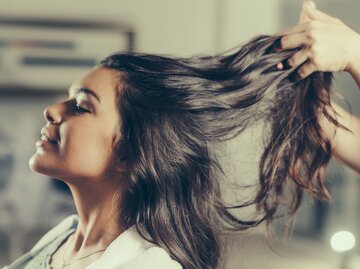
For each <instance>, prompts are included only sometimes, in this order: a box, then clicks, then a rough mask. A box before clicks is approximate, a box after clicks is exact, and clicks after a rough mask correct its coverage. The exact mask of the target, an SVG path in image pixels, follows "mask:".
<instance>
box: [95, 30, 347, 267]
mask: <svg viewBox="0 0 360 269" xmlns="http://www.w3.org/2000/svg"><path fill="white" fill-rule="evenodd" d="M279 39H280V36H276V35H272V36H268V35H259V36H256V37H254V38H253V39H251V40H250V41H248V42H246V43H245V44H243V45H242V46H241V47H240V48H239V49H237V51H236V52H234V53H232V54H229V55H225V54H219V55H215V56H206V57H204V56H198V57H191V58H175V57H165V56H161V55H151V54H144V53H132V52H118V53H115V54H113V55H110V56H108V57H106V58H105V59H103V60H102V61H101V62H100V64H99V65H100V66H103V67H106V68H111V69H113V70H117V71H118V72H119V78H118V81H119V83H118V91H117V93H118V100H117V103H118V110H119V114H120V118H121V123H120V126H121V130H120V134H121V139H120V140H119V143H118V146H117V148H116V151H115V154H116V158H117V160H118V161H121V162H122V163H124V166H125V167H126V169H127V170H126V180H128V183H129V189H128V190H127V192H126V194H125V196H124V201H123V202H124V206H122V208H121V214H122V217H121V220H120V221H121V222H122V223H123V225H125V226H129V225H131V224H136V227H137V229H138V231H139V233H140V234H141V235H142V236H143V237H144V238H145V239H147V240H149V241H150V242H154V243H156V244H157V245H159V246H161V247H163V248H165V249H167V250H168V252H169V253H170V254H171V256H172V257H173V258H174V259H176V260H177V261H179V262H180V263H181V264H182V265H183V268H184V269H215V268H218V266H219V265H220V261H221V257H222V244H221V243H222V242H221V237H220V234H221V233H222V231H224V230H228V231H229V230H231V231H238V230H243V229H247V228H250V227H254V226H256V225H258V224H259V223H261V222H266V223H270V222H271V221H272V220H273V219H274V217H275V213H276V212H277V209H278V207H279V205H280V200H282V199H283V198H284V191H285V190H286V189H291V190H293V195H292V196H291V202H290V203H289V214H290V215H292V214H294V213H295V212H296V211H297V209H298V208H299V205H300V203H301V200H302V194H303V190H307V191H309V192H310V193H312V194H313V195H314V196H315V197H318V198H321V199H325V200H326V199H328V198H329V193H328V191H327V189H326V187H325V185H324V178H323V169H324V168H325V166H326V165H327V164H328V162H329V160H330V158H331V145H330V142H329V141H328V140H327V139H326V138H325V137H324V136H323V134H322V133H321V131H320V130H321V128H320V125H319V117H320V115H322V114H323V115H325V116H326V117H327V118H328V119H330V120H331V121H332V122H333V123H334V124H335V125H336V126H339V124H338V123H337V121H336V120H335V119H334V118H332V117H331V114H330V113H328V109H332V107H331V105H330V94H331V84H332V78H333V77H332V73H322V72H316V73H314V74H312V75H311V76H309V77H307V78H306V79H303V80H301V81H297V82H295V81H293V80H292V79H291V74H292V72H293V71H294V70H295V69H294V68H291V69H287V70H286V69H285V70H277V69H276V65H277V64H278V63H279V62H283V61H284V60H285V59H287V58H289V57H290V56H291V55H293V54H294V53H295V52H296V51H297V49H292V50H285V51H281V52H275V51H274V50H273V47H274V45H276V44H277V42H278V41H279ZM260 120H261V121H264V122H266V123H268V124H269V127H270V133H268V137H266V138H265V139H266V141H267V143H266V147H265V149H264V152H263V154H262V157H261V160H260V165H259V175H260V178H259V186H258V191H257V194H256V197H254V199H253V200H251V201H249V202H247V203H245V204H241V205H233V206H226V205H225V203H224V201H223V199H222V193H221V191H220V184H219V183H220V178H222V177H223V176H224V171H223V169H222V168H221V165H220V163H219V161H218V159H217V157H216V155H215V154H214V152H212V151H211V148H210V145H211V144H212V143H216V142H223V141H226V140H229V139H232V138H234V137H235V136H237V135H238V134H240V133H241V132H242V131H243V130H245V129H246V128H248V127H251V126H253V125H254V124H255V123H257V122H258V121H260ZM340 126H341V125H340ZM341 127H343V126H341ZM343 128H345V127H343ZM239 191H240V190H239ZM247 205H256V206H257V208H258V212H259V216H258V218H257V219H254V220H241V219H239V218H237V217H236V216H234V215H233V214H231V213H230V212H229V209H235V208H242V207H244V206H247ZM119 255H120V254H119Z"/></svg>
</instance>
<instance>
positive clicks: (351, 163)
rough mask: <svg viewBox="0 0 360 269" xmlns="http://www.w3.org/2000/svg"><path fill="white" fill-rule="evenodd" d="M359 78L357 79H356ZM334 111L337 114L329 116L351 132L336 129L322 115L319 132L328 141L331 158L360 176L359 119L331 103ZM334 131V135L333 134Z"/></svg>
mask: <svg viewBox="0 0 360 269" xmlns="http://www.w3.org/2000/svg"><path fill="white" fill-rule="evenodd" d="M358 78H359V77H358ZM331 105H332V107H333V108H334V110H335V111H336V112H337V113H338V114H339V115H336V117H335V115H334V114H332V113H331V115H332V116H333V117H334V118H336V120H337V121H338V122H339V123H340V124H341V125H344V126H345V127H347V128H349V129H350V130H351V131H352V133H351V132H349V131H346V130H344V129H342V128H340V127H336V126H335V125H334V124H333V123H331V122H330V121H329V120H328V119H326V118H325V117H324V116H323V115H322V117H321V118H320V125H321V130H322V132H323V134H324V136H325V137H326V138H327V139H329V140H330V142H331V146H332V152H333V156H334V157H335V158H336V159H337V160H338V161H339V162H340V163H342V164H344V165H346V166H348V167H350V168H352V169H353V170H354V171H356V172H357V173H359V174H360V118H359V117H357V116H355V115H352V114H350V113H349V112H348V111H346V110H344V109H343V108H342V107H340V106H339V105H337V104H336V103H334V102H333V101H331ZM335 130H336V133H335Z"/></svg>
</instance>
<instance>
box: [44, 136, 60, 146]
mask: <svg viewBox="0 0 360 269" xmlns="http://www.w3.org/2000/svg"><path fill="white" fill-rule="evenodd" d="M40 139H41V140H42V141H45V142H50V143H51V144H55V145H56V144H59V142H58V141H56V140H52V139H50V137H48V136H46V135H42V136H41V138H40Z"/></svg>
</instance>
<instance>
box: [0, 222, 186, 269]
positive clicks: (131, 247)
mask: <svg viewBox="0 0 360 269" xmlns="http://www.w3.org/2000/svg"><path fill="white" fill-rule="evenodd" d="M77 222H78V216H77V215H71V216H69V217H67V218H65V219H64V220H63V221H62V222H60V223H59V224H58V225H56V226H55V227H54V228H52V229H51V230H50V231H49V232H47V233H46V234H45V235H44V236H43V237H42V238H41V239H40V240H39V241H38V242H37V243H36V244H35V246H34V247H33V248H32V249H31V250H30V251H29V252H28V253H26V254H24V255H23V256H21V257H20V258H18V259H17V260H16V261H14V262H13V263H12V264H10V265H8V266H5V267H4V268H3V269H20V268H23V267H24V266H25V265H26V263H27V262H28V261H29V259H31V258H33V257H34V256H35V255H36V254H37V253H39V252H40V251H41V250H42V249H43V248H44V247H46V246H47V245H48V244H49V243H51V242H53V241H54V240H56V239H57V238H58V237H59V236H61V235H63V234H64V233H66V232H67V231H69V230H70V229H71V228H72V227H74V225H77ZM85 269H182V266H181V264H180V263H179V262H177V261H176V260H174V259H172V258H171V257H170V255H169V254H168V252H167V251H166V250H165V249H163V248H161V247H160V246H158V245H155V244H153V243H150V242H148V241H146V240H145V239H143V238H142V237H141V236H140V235H139V234H138V232H137V230H136V227H135V225H133V226H131V227H130V228H128V229H127V230H125V231H124V232H122V233H121V234H120V235H119V236H118V237H117V238H115V240H114V241H112V242H111V244H110V245H109V246H108V247H107V248H106V250H105V251H104V252H103V254H102V255H101V256H100V257H99V258H98V259H96V260H95V261H94V262H92V263H91V264H89V265H88V266H87V267H86V268H85Z"/></svg>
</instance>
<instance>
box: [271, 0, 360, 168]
mask: <svg viewBox="0 0 360 269" xmlns="http://www.w3.org/2000/svg"><path fill="white" fill-rule="evenodd" d="M279 34H281V35H285V37H283V38H282V39H281V44H280V48H279V50H282V49H291V48H301V50H300V51H298V52H297V53H295V54H294V55H293V56H292V57H291V58H290V59H289V60H288V64H289V65H290V66H291V67H299V69H298V78H299V79H304V78H306V77H307V76H309V75H310V74H312V73H313V72H315V71H331V72H338V71H346V72H349V73H350V74H351V76H352V77H353V79H354V80H355V81H356V83H357V85H358V86H359V88H360V35H359V34H358V33H356V32H355V31H353V30H352V29H350V28H349V27H348V26H346V25H345V24H344V23H343V22H342V21H341V20H339V19H338V18H334V17H331V16H329V15H327V14H325V13H323V12H321V11H320V10H318V9H317V8H316V5H315V3H314V2H313V1H311V0H305V1H304V2H303V8H302V12H301V15H300V19H299V24H298V25H296V26H294V27H291V28H289V29H286V30H284V31H282V32H280V33H279ZM277 67H278V68H279V69H282V68H284V67H283V65H282V63H279V64H278V66H277ZM331 104H332V106H333V108H334V109H335V111H336V112H337V113H338V114H339V116H336V118H337V120H338V122H339V123H341V124H342V125H344V126H346V127H347V128H349V129H350V130H352V132H353V133H350V132H348V131H346V130H344V129H341V128H337V127H336V126H334V125H333V124H332V123H331V122H330V121H328V120H327V119H326V118H325V117H321V120H320V125H321V127H322V131H323V133H324V135H325V136H326V137H327V138H328V139H329V140H330V141H331V144H332V148H333V155H334V157H335V158H336V159H337V160H338V161H339V162H340V163H342V164H343V165H346V166H348V167H349V168H351V169H353V170H354V171H355V172H356V173H358V174H359V175H360V118H359V117H357V116H355V115H352V114H350V113H349V112H347V111H346V110H344V109H343V108H341V107H340V106H339V105H338V104H336V103H335V102H334V101H331ZM333 116H335V115H333ZM335 130H336V133H335Z"/></svg>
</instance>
